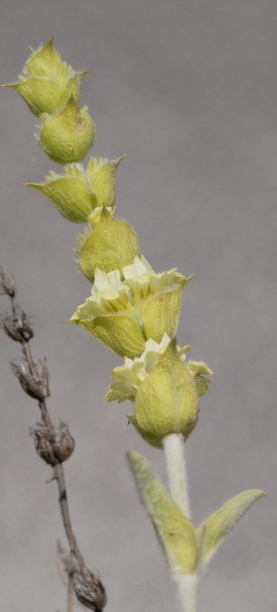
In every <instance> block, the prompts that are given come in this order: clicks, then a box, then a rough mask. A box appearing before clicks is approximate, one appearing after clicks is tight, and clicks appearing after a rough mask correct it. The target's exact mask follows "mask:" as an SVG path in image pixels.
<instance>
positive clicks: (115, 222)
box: [79, 208, 141, 282]
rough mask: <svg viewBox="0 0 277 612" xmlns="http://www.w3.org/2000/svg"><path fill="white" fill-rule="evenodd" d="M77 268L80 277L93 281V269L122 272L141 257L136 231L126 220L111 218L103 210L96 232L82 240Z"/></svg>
mask: <svg viewBox="0 0 277 612" xmlns="http://www.w3.org/2000/svg"><path fill="white" fill-rule="evenodd" d="M82 242H83V243H82V246H81V250H80V257H79V265H80V268H81V270H82V272H83V274H84V275H85V276H86V277H87V278H88V279H89V280H90V281H91V282H93V281H94V276H95V270H96V268H99V270H102V271H103V272H106V273H108V272H111V271H112V270H120V271H121V270H122V268H123V267H124V266H127V265H128V264H130V263H131V262H133V261H134V257H135V256H136V255H140V254H141V246H140V242H139V239H138V237H137V234H136V232H135V231H134V230H133V229H132V228H131V226H130V225H129V223H127V221H123V220H121V219H114V218H113V217H111V215H110V214H109V213H108V211H107V210H106V209H105V208H104V209H103V212H102V216H101V220H100V222H99V223H98V225H97V227H96V229H95V230H94V231H92V232H91V234H89V236H88V237H87V238H86V239H85V240H84V241H82Z"/></svg>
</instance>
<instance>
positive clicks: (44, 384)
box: [11, 359, 50, 402]
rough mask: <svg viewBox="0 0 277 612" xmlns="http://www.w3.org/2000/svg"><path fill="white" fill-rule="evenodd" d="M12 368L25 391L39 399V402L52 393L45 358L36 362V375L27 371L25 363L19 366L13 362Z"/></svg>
mask: <svg viewBox="0 0 277 612" xmlns="http://www.w3.org/2000/svg"><path fill="white" fill-rule="evenodd" d="M11 368H12V371H13V373H14V374H15V376H16V377H17V378H18V380H19V382H20V384H21V387H22V389H23V391H25V393H27V394H28V395H30V396H31V397H33V398H34V399H37V400H38V401H39V402H41V401H42V400H44V399H45V398H46V397H48V396H49V395H50V391H49V373H48V368H47V365H46V360H45V359H44V361H39V362H38V363H36V364H34V369H35V374H34V375H33V374H30V373H29V372H28V371H27V368H26V366H25V365H24V364H23V363H22V364H20V365H19V366H18V365H17V364H16V363H11Z"/></svg>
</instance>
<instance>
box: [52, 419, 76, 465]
mask: <svg viewBox="0 0 277 612" xmlns="http://www.w3.org/2000/svg"><path fill="white" fill-rule="evenodd" d="M53 433H54V435H53V439H52V446H53V450H54V454H55V457H57V459H58V461H59V462H60V463H61V462H62V461H66V459H68V458H69V457H70V455H72V453H73V451H74V448H75V440H74V438H72V435H71V433H70V431H69V429H68V426H67V425H66V424H65V423H63V422H62V421H60V426H59V427H54V432H53Z"/></svg>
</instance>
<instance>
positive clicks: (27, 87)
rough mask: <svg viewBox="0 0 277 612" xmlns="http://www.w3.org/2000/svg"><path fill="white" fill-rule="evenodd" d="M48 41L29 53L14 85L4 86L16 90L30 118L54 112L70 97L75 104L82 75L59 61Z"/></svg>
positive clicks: (83, 73)
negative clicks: (30, 114)
mask: <svg viewBox="0 0 277 612" xmlns="http://www.w3.org/2000/svg"><path fill="white" fill-rule="evenodd" d="M52 42H53V41H52V39H51V40H49V41H48V42H47V43H46V45H44V46H40V47H39V48H38V49H36V50H32V55H31V56H30V58H29V59H28V60H27V62H26V64H25V66H24V67H23V69H22V75H19V81H18V83H8V84H7V85H5V87H11V88H13V89H15V90H16V91H18V93H19V94H20V95H21V96H22V98H23V99H24V100H25V102H26V103H27V105H28V107H29V109H30V110H31V112H32V113H33V114H34V115H37V116H40V115H41V114H42V113H49V114H52V113H54V112H55V111H56V110H57V109H58V108H60V107H63V106H64V105H65V104H66V103H67V102H68V100H69V98H70V97H71V96H73V98H74V100H76V101H78V98H79V94H80V85H81V81H82V78H83V77H84V75H85V74H86V72H79V73H77V72H75V70H73V68H71V66H69V65H68V64H67V63H66V62H63V60H62V58H61V55H60V53H58V52H57V51H55V50H54V49H53V47H52Z"/></svg>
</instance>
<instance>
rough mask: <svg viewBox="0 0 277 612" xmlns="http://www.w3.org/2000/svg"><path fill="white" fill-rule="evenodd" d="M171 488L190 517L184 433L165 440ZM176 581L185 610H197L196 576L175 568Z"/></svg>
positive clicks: (179, 504) (182, 606)
mask: <svg viewBox="0 0 277 612" xmlns="http://www.w3.org/2000/svg"><path fill="white" fill-rule="evenodd" d="M163 447H164V452H165V459H166V467H167V474H168V480H169V490H170V495H171V497H172V499H173V500H174V501H175V502H176V504H178V506H179V508H181V510H182V511H183V513H184V514H185V515H186V517H187V518H189V517H190V509H189V497H188V487H187V472H186V464H185V456H184V438H183V436H182V434H175V433H173V434H169V435H168V436H166V437H165V438H164V440H163ZM173 572H174V573H173V577H174V582H175V583H176V584H177V591H178V596H179V600H180V603H181V609H182V611H183V612H196V583H197V577H196V576H180V574H179V573H178V571H176V572H175V571H174V570H173Z"/></svg>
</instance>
